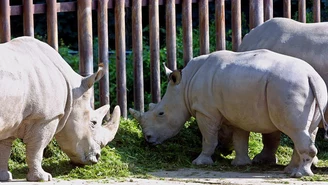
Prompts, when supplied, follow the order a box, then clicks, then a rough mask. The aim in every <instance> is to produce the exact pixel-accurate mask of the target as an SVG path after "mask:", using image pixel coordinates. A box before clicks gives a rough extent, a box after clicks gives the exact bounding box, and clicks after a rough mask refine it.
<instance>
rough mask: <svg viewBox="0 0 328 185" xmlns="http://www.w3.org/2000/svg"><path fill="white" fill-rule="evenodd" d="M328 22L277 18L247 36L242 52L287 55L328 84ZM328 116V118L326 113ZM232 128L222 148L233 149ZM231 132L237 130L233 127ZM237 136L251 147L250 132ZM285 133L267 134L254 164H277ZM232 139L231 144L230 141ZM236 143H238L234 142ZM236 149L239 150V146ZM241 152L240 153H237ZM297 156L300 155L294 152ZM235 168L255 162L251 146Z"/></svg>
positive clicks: (245, 150) (238, 159) (242, 151)
mask: <svg viewBox="0 0 328 185" xmlns="http://www.w3.org/2000/svg"><path fill="white" fill-rule="evenodd" d="M327 29H328V23H327V22H322V23H301V22H298V21H295V20H292V19H287V18H273V19H270V20H268V21H266V22H265V23H263V24H261V25H259V26H257V27H256V28H254V29H252V30H251V31H250V32H249V33H248V34H246V35H245V37H244V38H243V41H242V43H241V45H240V46H239V48H238V51H251V50H255V49H269V50H271V51H274V52H277V53H281V54H284V55H288V56H292V57H296V58H300V59H302V60H304V61H305V62H307V63H309V64H310V65H311V66H312V67H313V68H314V69H315V70H316V71H317V72H318V73H319V75H320V76H321V77H322V78H323V80H324V81H325V82H326V85H327V83H328V73H327V70H328V62H327V58H328V32H327ZM325 116H326V117H327V116H328V111H327V110H326V112H325ZM228 130H229V127H225V128H222V129H221V130H220V131H219V135H220V136H221V137H222V138H224V139H223V140H224V142H222V145H223V146H222V148H226V146H225V145H227V147H230V145H231V143H232V137H231V136H232V135H231V134H230V135H227V134H225V133H231V132H232V131H228ZM230 130H233V128H232V127H230ZM240 132H241V131H239V133H236V134H233V135H234V137H238V139H236V142H237V140H238V141H239V142H238V144H237V145H239V146H247V145H248V138H249V132H244V133H240ZM280 135H281V132H273V133H268V134H263V144H264V147H263V150H262V151H261V153H259V154H258V155H256V156H255V157H254V158H253V163H264V164H275V163H276V161H277V160H276V157H275V153H276V151H277V149H278V146H279V144H280ZM229 139H230V141H229ZM234 144H236V143H234ZM235 148H236V147H235ZM237 153H238V154H237ZM293 155H297V154H296V151H294V154H293ZM236 158H237V160H236V163H235V165H244V164H249V163H251V161H250V159H249V157H248V150H247V147H244V150H240V148H238V151H236Z"/></svg>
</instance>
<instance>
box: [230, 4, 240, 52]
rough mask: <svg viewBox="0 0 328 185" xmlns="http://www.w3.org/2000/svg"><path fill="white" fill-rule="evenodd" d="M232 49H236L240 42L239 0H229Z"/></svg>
mask: <svg viewBox="0 0 328 185" xmlns="http://www.w3.org/2000/svg"><path fill="white" fill-rule="evenodd" d="M231 12H232V13H231V14H232V17H231V21H232V22H231V27H232V50H233V51H237V50H238V47H239V45H240V44H241V0H231Z"/></svg>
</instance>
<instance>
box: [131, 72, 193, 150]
mask: <svg viewBox="0 0 328 185" xmlns="http://www.w3.org/2000/svg"><path fill="white" fill-rule="evenodd" d="M168 76H169V83H168V87H167V90H166V92H165V95H164V96H163V99H162V100H161V101H160V102H159V103H157V104H153V103H151V104H150V105H149V110H148V111H147V112H145V113H142V112H139V111H137V110H134V109H131V108H130V109H129V112H130V113H131V115H132V116H133V117H134V118H136V119H137V120H138V122H139V123H140V125H141V127H142V131H143V134H144V137H145V139H146V141H147V142H149V143H151V144H154V145H155V144H160V143H162V142H163V141H164V140H166V139H168V138H171V137H173V136H175V135H176V134H177V133H178V132H179V131H180V130H181V128H182V127H183V125H184V123H185V122H186V121H187V120H188V119H189V118H190V113H189V112H188V109H187V107H186V104H185V98H184V92H185V91H184V85H183V83H180V82H181V80H182V74H181V72H180V71H178V70H176V71H173V72H169V74H168Z"/></svg>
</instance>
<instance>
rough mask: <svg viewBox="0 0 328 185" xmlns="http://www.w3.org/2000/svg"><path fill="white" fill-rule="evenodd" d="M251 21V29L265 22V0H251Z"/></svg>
mask: <svg viewBox="0 0 328 185" xmlns="http://www.w3.org/2000/svg"><path fill="white" fill-rule="evenodd" d="M249 22H250V24H249V25H250V26H249V27H250V28H249V29H253V28H255V27H256V26H258V25H260V24H262V23H263V0H250V1H249Z"/></svg>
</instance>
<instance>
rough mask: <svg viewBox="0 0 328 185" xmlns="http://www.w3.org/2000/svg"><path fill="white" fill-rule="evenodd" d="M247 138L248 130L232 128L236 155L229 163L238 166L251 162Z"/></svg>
mask: <svg viewBox="0 0 328 185" xmlns="http://www.w3.org/2000/svg"><path fill="white" fill-rule="evenodd" d="M248 138H249V132H248V131H245V130H242V129H239V128H234V131H233V146H234V148H235V151H236V157H235V159H234V160H232V162H231V164H232V165H236V166H240V165H247V164H252V161H251V159H250V158H249V156H248Z"/></svg>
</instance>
